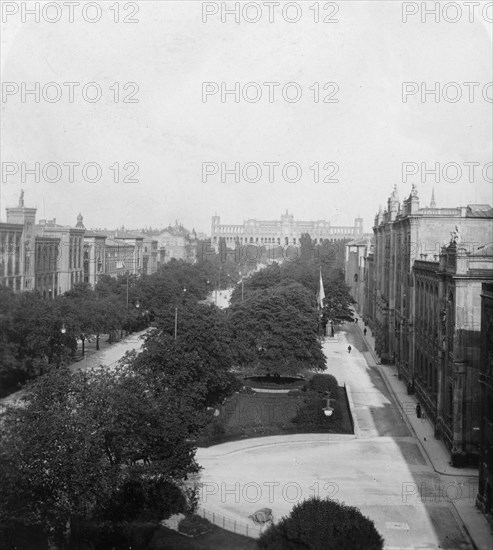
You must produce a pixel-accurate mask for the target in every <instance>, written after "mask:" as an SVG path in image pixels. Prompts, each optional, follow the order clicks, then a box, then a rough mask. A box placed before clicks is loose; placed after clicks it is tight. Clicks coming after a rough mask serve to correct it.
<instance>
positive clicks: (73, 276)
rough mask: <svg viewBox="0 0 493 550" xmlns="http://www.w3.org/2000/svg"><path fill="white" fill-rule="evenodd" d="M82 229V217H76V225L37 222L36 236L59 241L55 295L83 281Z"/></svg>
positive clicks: (53, 221)
mask: <svg viewBox="0 0 493 550" xmlns="http://www.w3.org/2000/svg"><path fill="white" fill-rule="evenodd" d="M85 232H86V229H85V227H84V224H83V221H82V216H81V215H80V214H79V215H78V216H77V225H76V226H75V227H70V226H69V225H59V224H57V223H56V219H55V218H54V219H53V220H39V223H38V225H37V226H36V234H37V235H39V236H43V237H51V238H56V239H59V249H58V254H57V272H58V289H56V291H57V294H63V293H64V292H67V291H69V290H70V289H72V288H73V287H74V285H75V284H77V283H82V282H83V281H84V234H85Z"/></svg>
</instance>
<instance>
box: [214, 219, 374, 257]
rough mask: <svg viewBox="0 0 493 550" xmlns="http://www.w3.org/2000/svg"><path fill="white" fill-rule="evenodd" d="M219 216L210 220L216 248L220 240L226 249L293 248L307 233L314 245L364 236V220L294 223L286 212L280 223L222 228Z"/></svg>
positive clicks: (248, 223)
mask: <svg viewBox="0 0 493 550" xmlns="http://www.w3.org/2000/svg"><path fill="white" fill-rule="evenodd" d="M220 222H221V220H220V217H219V216H213V217H212V226H211V244H212V246H215V247H217V246H218V245H219V240H220V239H221V238H223V239H224V240H225V242H226V246H227V247H228V248H232V249H233V248H236V247H237V246H242V245H246V244H255V245H258V246H262V245H267V246H268V245H281V246H285V245H292V244H295V245H296V244H299V239H300V237H301V235H302V234H304V233H308V234H309V235H310V237H311V238H312V240H313V241H314V242H315V244H318V243H322V242H323V241H324V240H328V241H330V242H335V241H347V240H350V239H357V238H361V237H362V236H363V220H362V219H361V218H356V219H355V220H354V226H348V227H345V226H332V225H331V224H330V222H328V221H326V220H318V221H295V219H294V216H293V214H289V213H288V211H287V210H286V213H285V214H283V215H282V216H281V219H280V220H272V221H260V220H256V219H249V220H245V221H244V222H243V224H242V225H221V223H220Z"/></svg>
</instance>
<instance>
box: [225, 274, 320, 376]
mask: <svg viewBox="0 0 493 550" xmlns="http://www.w3.org/2000/svg"><path fill="white" fill-rule="evenodd" d="M314 305H315V304H314V299H313V297H312V296H311V294H310V292H309V291H308V290H307V289H306V288H304V287H303V286H302V285H300V284H299V283H287V284H279V285H276V286H274V287H269V288H267V289H265V290H259V291H256V292H252V293H251V295H250V296H249V297H248V298H247V299H246V300H244V301H243V302H239V303H237V304H234V305H233V306H232V307H231V308H230V310H231V311H230V326H231V331H232V341H233V351H234V353H235V362H236V363H237V364H238V365H239V366H241V367H243V368H244V369H247V370H253V371H255V372H258V373H262V374H265V373H267V374H276V373H277V374H291V375H293V374H298V373H300V371H301V370H303V369H312V370H313V369H314V370H323V369H325V358H324V355H323V353H322V349H321V346H320V343H319V341H318V339H317V336H318V323H317V311H316V309H315V307H314Z"/></svg>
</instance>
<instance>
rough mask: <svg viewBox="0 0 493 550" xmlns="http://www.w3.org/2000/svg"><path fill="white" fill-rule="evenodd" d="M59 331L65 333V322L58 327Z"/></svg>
mask: <svg viewBox="0 0 493 550" xmlns="http://www.w3.org/2000/svg"><path fill="white" fill-rule="evenodd" d="M60 332H61V333H62V334H65V333H66V332H67V329H66V328H65V323H63V324H62V328H61V329H60Z"/></svg>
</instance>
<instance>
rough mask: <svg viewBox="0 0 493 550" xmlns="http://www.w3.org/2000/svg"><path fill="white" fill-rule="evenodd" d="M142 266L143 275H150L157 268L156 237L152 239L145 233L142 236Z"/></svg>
mask: <svg viewBox="0 0 493 550" xmlns="http://www.w3.org/2000/svg"><path fill="white" fill-rule="evenodd" d="M143 237H144V239H143V247H144V250H143V259H142V262H143V266H142V274H143V275H152V274H153V273H156V271H157V268H158V247H159V242H158V240H157V239H152V238H151V237H148V236H147V235H144V236H143Z"/></svg>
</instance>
